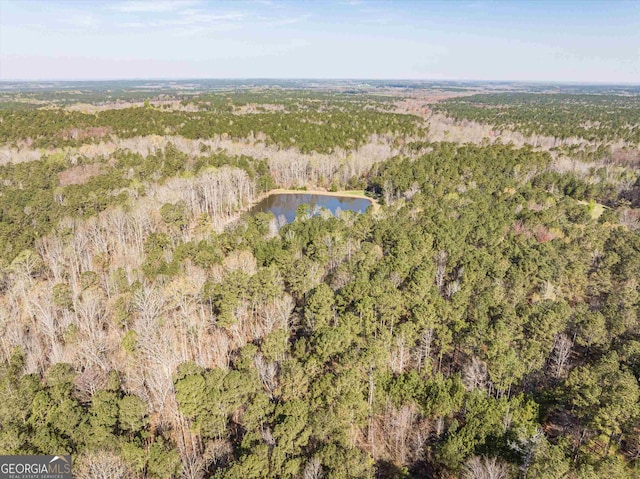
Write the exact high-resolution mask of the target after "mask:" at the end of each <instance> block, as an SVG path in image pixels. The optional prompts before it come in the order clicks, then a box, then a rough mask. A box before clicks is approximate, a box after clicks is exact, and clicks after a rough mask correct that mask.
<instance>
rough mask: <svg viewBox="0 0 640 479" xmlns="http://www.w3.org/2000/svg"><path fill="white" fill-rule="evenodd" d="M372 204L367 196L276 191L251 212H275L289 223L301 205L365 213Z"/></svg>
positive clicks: (333, 211) (334, 211)
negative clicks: (355, 196)
mask: <svg viewBox="0 0 640 479" xmlns="http://www.w3.org/2000/svg"><path fill="white" fill-rule="evenodd" d="M371 204H372V203H371V200H369V199H367V198H351V197H348V196H339V195H335V196H334V195H317V194H312V193H274V194H272V195H269V196H267V197H266V198H265V199H264V200H262V201H261V202H260V203H258V204H257V205H255V206H254V207H253V208H251V210H250V211H249V214H252V215H253V214H256V213H260V212H263V213H273V214H274V216H275V217H276V218H278V219H279V220H281V219H282V217H284V219H285V221H286V222H287V223H291V222H292V221H293V220H294V219H295V217H296V210H297V209H298V207H299V206H300V205H309V206H311V209H312V210H313V209H314V208H315V206H318V207H320V208H326V209H328V210H329V211H331V213H332V214H334V215H335V214H336V212H337V211H338V210H342V211H345V210H349V211H355V212H357V213H364V212H365V211H366V210H367V208H368V207H369V206H371Z"/></svg>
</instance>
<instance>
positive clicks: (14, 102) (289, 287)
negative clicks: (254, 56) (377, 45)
mask: <svg viewBox="0 0 640 479" xmlns="http://www.w3.org/2000/svg"><path fill="white" fill-rule="evenodd" d="M222 86H224V87H225V88H227V87H229V85H222ZM116 87H117V88H122V90H118V89H117V88H116ZM102 88H103V87H102V85H99V86H96V87H95V88H88V87H86V85H82V84H80V85H77V86H76V88H73V93H70V91H71V90H72V89H71V87H69V88H68V90H65V89H57V88H56V89H55V90H52V91H48V92H47V91H38V92H37V94H35V93H30V92H10V93H6V92H3V94H2V95H1V96H0V105H1V106H0V454H71V455H72V456H73V462H74V474H75V475H76V476H77V477H80V478H83V479H84V478H87V479H88V478H95V479H98V478H131V479H137V478H153V479H160V478H166V479H169V478H189V479H198V478H215V479H231V478H242V479H251V478H256V479H259V478H274V479H275V478H288V479H321V478H326V479H329V478H331V479H333V478H335V479H356V478H358V479H360V478H362V479H365V478H368V479H374V478H376V479H378V478H379V479H409V478H423V477H433V478H441V479H453V478H462V479H520V478H523V479H557V478H567V479H598V478H602V477H610V478H616V479H617V478H619V479H636V478H639V477H640V282H639V278H640V150H639V144H640V136H639V135H640V97H639V96H638V95H637V94H636V93H633V92H631V93H629V92H618V93H616V92H610V91H607V92H601V91H591V90H589V89H586V90H584V91H582V90H578V91H575V89H567V90H566V91H560V92H553V93H545V92H541V91H538V89H533V90H531V91H522V92H521V91H518V92H513V91H512V90H510V89H505V90H504V91H496V92H487V91H486V89H485V88H484V87H483V86H482V85H466V84H465V85H460V84H452V85H449V86H448V88H447V89H446V95H447V96H446V97H442V92H443V91H444V90H443V89H442V88H440V87H438V88H435V89H434V87H427V86H424V85H407V84H398V85H385V84H375V85H374V86H373V87H370V88H363V87H361V86H354V85H346V86H345V85H338V86H336V85H330V86H327V87H324V88H322V89H313V88H310V87H306V86H305V87H301V86H300V85H296V84H287V83H284V84H282V85H271V86H265V85H258V86H256V85H244V84H238V85H235V86H234V87H233V88H227V89H225V90H224V91H219V90H218V89H217V88H222V87H221V86H220V85H216V87H215V88H214V87H213V86H212V87H211V88H209V89H207V88H204V87H202V86H201V87H200V89H199V90H194V91H189V92H185V91H184V90H175V89H173V90H171V89H166V90H162V91H160V92H158V91H152V92H141V91H137V90H135V89H134V86H133V85H129V84H125V85H111V87H110V88H111V89H110V90H108V91H107V90H106V89H105V90H103V89H102ZM104 88H106V87H104ZM113 91H116V92H117V95H115V96H116V97H117V98H115V97H114V93H113ZM434 91H435V93H434ZM432 98H434V99H432ZM35 101H37V102H38V103H34V102H35ZM79 104H82V105H83V106H82V109H80V108H74V105H76V106H77V105H79ZM416 105H417V106H416ZM424 105H426V106H424ZM92 108H93V110H92ZM425 110H429V111H428V112H426V113H425ZM435 115H438V116H435ZM436 122H439V123H437V124H436ZM444 129H446V132H447V134H446V135H445V133H444ZM454 131H455V132H456V133H455V137H454V135H453V133H451V132H454ZM503 131H504V133H500V134H487V135H486V136H484V133H483V132H503ZM478 132H480V133H481V135H478ZM508 132H515V133H517V134H518V135H520V136H518V139H519V142H518V143H515V142H510V141H507V140H508V139H509V138H510V137H509V133H508ZM441 134H442V138H441V137H440V136H439V135H441ZM465 134H468V136H466V137H465ZM531 135H545V136H546V137H549V138H553V139H555V140H558V141H557V142H555V141H554V142H549V143H548V144H547V143H544V142H538V143H537V144H533V143H528V142H527V141H526V140H527V139H528V138H531ZM481 136H482V137H481ZM567 138H577V139H578V140H579V141H580V142H582V143H580V145H581V147H580V149H579V150H578V149H576V148H574V147H572V146H571V145H570V144H567V143H562V141H564V140H566V139H567ZM520 139H523V140H522V141H520ZM576 144H578V143H576ZM558 145H561V146H558ZM277 188H281V189H289V190H305V189H308V190H324V191H333V192H341V191H347V190H348V191H358V192H359V193H360V194H363V195H366V196H368V197H370V198H372V199H374V200H375V206H372V207H370V208H369V209H368V210H367V212H366V213H362V214H357V213H354V212H350V211H344V212H340V213H338V214H336V215H333V214H331V213H330V212H327V211H321V212H319V214H314V212H313V211H312V209H311V208H304V207H301V208H299V210H298V212H297V215H296V219H295V221H293V222H291V223H288V224H283V223H282V222H281V221H278V219H277V218H275V217H274V216H273V215H270V214H265V213H258V214H254V215H250V214H248V213H247V211H248V210H249V208H250V207H251V206H252V205H253V204H255V203H256V202H257V201H258V200H259V199H261V198H264V197H265V196H266V195H268V194H269V192H270V191H273V190H275V189H277Z"/></svg>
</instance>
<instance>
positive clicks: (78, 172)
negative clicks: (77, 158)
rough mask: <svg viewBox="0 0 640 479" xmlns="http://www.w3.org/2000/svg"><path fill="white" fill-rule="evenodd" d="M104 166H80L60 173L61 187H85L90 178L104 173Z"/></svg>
mask: <svg viewBox="0 0 640 479" xmlns="http://www.w3.org/2000/svg"><path fill="white" fill-rule="evenodd" d="M104 166H105V165H102V164H100V163H91V164H89V165H78V166H73V167H71V168H68V169H66V170H64V171H61V172H60V173H58V177H59V178H60V185H61V186H68V185H83V184H85V183H86V182H87V181H89V179H90V178H93V177H94V176H98V175H100V174H101V173H102V172H103V171H104Z"/></svg>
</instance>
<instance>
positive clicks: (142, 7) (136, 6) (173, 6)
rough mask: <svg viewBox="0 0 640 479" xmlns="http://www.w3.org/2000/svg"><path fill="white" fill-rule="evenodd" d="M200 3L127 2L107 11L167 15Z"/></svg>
mask: <svg viewBox="0 0 640 479" xmlns="http://www.w3.org/2000/svg"><path fill="white" fill-rule="evenodd" d="M200 3H201V2H199V1H192V0H156V1H154V2H150V1H143V0H129V1H126V2H121V3H116V4H113V5H111V6H110V7H109V9H110V10H114V11H116V12H121V13H168V12H175V11H176V10H180V9H182V8H185V7H191V6H193V5H199V4H200Z"/></svg>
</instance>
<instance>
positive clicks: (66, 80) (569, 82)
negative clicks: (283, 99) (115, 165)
mask: <svg viewBox="0 0 640 479" xmlns="http://www.w3.org/2000/svg"><path fill="white" fill-rule="evenodd" d="M203 80H235V81H251V80H261V81H264V80H267V81H283V80H290V81H314V80H315V81H376V82H379V81H403V82H447V83H451V82H458V83H483V82H484V83H520V84H550V85H603V86H607V85H611V86H640V82H639V83H633V82H617V81H586V80H498V79H495V80H482V79H471V78H464V79H456V78H447V79H436V78H401V77H388V78H357V77H353V78H351V77H333V78H331V77H315V78H314V77H130V78H128V77H123V78H37V79H24V78H14V79H3V78H0V83H38V82H61V83H72V82H118V81H179V82H185V81H203Z"/></svg>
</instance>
